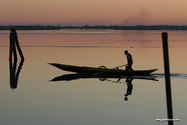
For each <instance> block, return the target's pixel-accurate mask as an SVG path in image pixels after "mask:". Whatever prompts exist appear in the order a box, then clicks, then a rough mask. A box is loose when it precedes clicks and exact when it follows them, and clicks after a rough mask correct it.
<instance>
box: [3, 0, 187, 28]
mask: <svg viewBox="0 0 187 125" xmlns="http://www.w3.org/2000/svg"><path fill="white" fill-rule="evenodd" d="M186 12H187V1H186V0H1V1H0V18H1V19H0V25H141V24H142V25H160V24H163V25H165V24H168V25H187V16H186Z"/></svg>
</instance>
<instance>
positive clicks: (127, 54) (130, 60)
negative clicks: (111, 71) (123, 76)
mask: <svg viewBox="0 0 187 125" xmlns="http://www.w3.org/2000/svg"><path fill="white" fill-rule="evenodd" d="M124 53H125V55H126V56H127V66H126V69H125V70H126V71H134V70H133V69H132V64H133V61H132V56H131V54H130V53H128V51H127V50H125V52H124Z"/></svg>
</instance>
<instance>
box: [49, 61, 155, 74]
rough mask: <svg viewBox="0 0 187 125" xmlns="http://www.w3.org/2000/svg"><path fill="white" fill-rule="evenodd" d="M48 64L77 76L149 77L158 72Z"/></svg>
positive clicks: (152, 70)
mask: <svg viewBox="0 0 187 125" xmlns="http://www.w3.org/2000/svg"><path fill="white" fill-rule="evenodd" d="M49 64H50V65H52V66H55V67H57V68H59V69H61V70H64V71H70V72H76V73H79V74H92V75H101V74H102V75H116V76H141V75H149V74H150V73H152V72H154V71H156V70H158V69H150V70H134V71H125V70H120V69H116V68H115V69H106V68H95V67H85V66H82V67H81V66H72V65H64V64H58V63H49Z"/></svg>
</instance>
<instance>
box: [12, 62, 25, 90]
mask: <svg viewBox="0 0 187 125" xmlns="http://www.w3.org/2000/svg"><path fill="white" fill-rule="evenodd" d="M23 63H24V60H21V61H20V63H19V66H18V69H17V60H14V62H13V64H12V60H9V69H10V88H11V89H16V88H17V84H18V78H19V74H20V72H21V69H22V66H23ZM16 69H17V71H16Z"/></svg>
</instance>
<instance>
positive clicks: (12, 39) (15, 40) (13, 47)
mask: <svg viewBox="0 0 187 125" xmlns="http://www.w3.org/2000/svg"><path fill="white" fill-rule="evenodd" d="M16 46H17V49H18V52H19V55H20V57H21V59H22V60H24V56H23V53H22V51H21V48H20V46H19V42H18V37H17V33H16V30H15V29H11V32H10V54H9V60H11V59H12V52H13V54H14V59H15V60H17V54H16Z"/></svg>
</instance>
